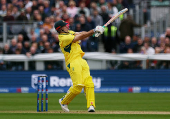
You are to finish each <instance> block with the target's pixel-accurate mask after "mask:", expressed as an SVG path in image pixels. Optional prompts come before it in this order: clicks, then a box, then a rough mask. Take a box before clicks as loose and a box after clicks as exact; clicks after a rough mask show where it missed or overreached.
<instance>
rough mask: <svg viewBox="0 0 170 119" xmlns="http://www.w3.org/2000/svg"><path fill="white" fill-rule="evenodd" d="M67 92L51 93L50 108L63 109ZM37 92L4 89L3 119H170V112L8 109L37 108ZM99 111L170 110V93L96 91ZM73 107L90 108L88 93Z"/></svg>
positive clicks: (0, 114) (0, 97)
mask: <svg viewBox="0 0 170 119" xmlns="http://www.w3.org/2000/svg"><path fill="white" fill-rule="evenodd" d="M63 95H64V94H62V93H49V108H48V109H49V111H50V110H52V111H55V110H61V108H60V105H59V104H58V99H59V98H61V97H62V96H63ZM36 96H37V95H36V93H29V94H22V93H10V94H9V93H1V94H0V118H1V119H27V118H28V119H34V118H36V119H37V118H41V119H45V118H48V119H52V118H53V119H54V118H59V119H67V118H69V119H76V118H81V119H85V118H86V119H87V118H88V117H89V118H91V117H92V118H95V119H113V118H116V119H136V118H137V119H162V118H164V119H169V118H170V115H160V114H159V115H157V114H152V115H151V114H148V115H147V114H76V113H74V114H66V113H61V114H59V113H7V112H4V111H21V112H22V111H33V112H34V111H35V112H36V103H37V102H36V101H37V97H36ZM95 97H96V112H97V111H102V110H106V111H107V110H108V111H164V112H165V111H167V112H170V94H169V93H96V94H95ZM69 109H70V110H83V111H87V108H86V99H85V96H84V94H82V93H81V94H80V95H78V96H77V97H76V98H75V99H74V100H73V101H72V102H71V103H70V104H69Z"/></svg>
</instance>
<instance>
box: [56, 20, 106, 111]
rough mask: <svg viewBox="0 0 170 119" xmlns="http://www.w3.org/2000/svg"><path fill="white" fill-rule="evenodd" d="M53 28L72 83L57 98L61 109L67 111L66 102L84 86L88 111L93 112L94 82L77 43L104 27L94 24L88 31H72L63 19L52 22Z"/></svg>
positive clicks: (102, 29) (98, 32) (100, 32)
mask: <svg viewBox="0 0 170 119" xmlns="http://www.w3.org/2000/svg"><path fill="white" fill-rule="evenodd" d="M54 28H55V29H56V31H57V32H58V34H59V35H58V39H59V45H60V49H61V51H62V52H63V54H64V57H65V64H66V68H67V71H68V73H69V75H70V77H71V80H72V83H73V86H71V87H70V88H69V90H68V91H67V93H66V95H65V96H63V98H61V99H59V104H60V105H61V108H62V110H63V111H65V112H69V109H68V104H69V103H70V102H71V101H72V100H73V99H74V98H75V97H76V95H78V94H79V93H80V92H81V91H82V89H83V88H84V93H85V95H86V100H87V109H88V112H95V95H94V83H93V81H92V77H91V76H90V70H89V66H88V64H87V62H86V60H84V59H83V58H82V57H83V56H84V54H85V53H84V52H83V51H82V50H81V46H80V45H79V43H80V42H81V40H83V39H85V38H87V37H89V36H91V35H93V34H94V36H95V37H98V36H99V35H100V34H102V33H103V32H104V28H103V27H102V26H96V28H95V29H92V30H90V31H88V32H85V31H83V32H74V31H71V30H69V27H68V26H67V23H66V22H65V21H63V20H59V21H57V22H56V23H55V24H54Z"/></svg>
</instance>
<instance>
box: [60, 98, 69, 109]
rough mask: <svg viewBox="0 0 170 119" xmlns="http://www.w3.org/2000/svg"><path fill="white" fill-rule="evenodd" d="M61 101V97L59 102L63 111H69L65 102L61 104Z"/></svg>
mask: <svg viewBox="0 0 170 119" xmlns="http://www.w3.org/2000/svg"><path fill="white" fill-rule="evenodd" d="M61 101H62V98H61V99H59V104H60V105H61V109H62V110H63V111H64V112H69V109H68V106H67V105H66V104H61Z"/></svg>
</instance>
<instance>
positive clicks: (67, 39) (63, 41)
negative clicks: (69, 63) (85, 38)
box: [59, 34, 75, 47]
mask: <svg viewBox="0 0 170 119" xmlns="http://www.w3.org/2000/svg"><path fill="white" fill-rule="evenodd" d="M74 37H75V36H74V35H72V34H67V35H66V34H64V35H60V36H59V41H60V47H66V46H68V45H70V44H71V43H72V42H73V40H74Z"/></svg>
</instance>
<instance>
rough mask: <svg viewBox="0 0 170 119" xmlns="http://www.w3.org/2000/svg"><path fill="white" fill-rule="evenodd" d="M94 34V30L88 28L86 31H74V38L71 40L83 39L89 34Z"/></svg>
mask: <svg viewBox="0 0 170 119" xmlns="http://www.w3.org/2000/svg"><path fill="white" fill-rule="evenodd" d="M93 34H94V30H93V29H92V30H90V31H88V32H76V33H75V38H74V40H73V42H76V41H79V40H83V39H85V38H87V37H89V36H91V35H93Z"/></svg>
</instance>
